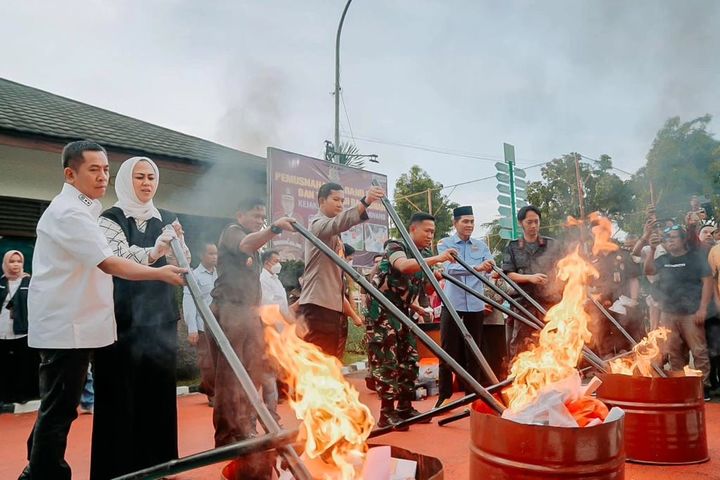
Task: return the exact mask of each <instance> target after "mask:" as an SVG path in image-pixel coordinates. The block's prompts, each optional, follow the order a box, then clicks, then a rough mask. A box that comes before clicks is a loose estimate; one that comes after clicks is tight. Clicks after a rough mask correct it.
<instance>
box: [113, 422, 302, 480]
mask: <svg viewBox="0 0 720 480" xmlns="http://www.w3.org/2000/svg"><path fill="white" fill-rule="evenodd" d="M297 433H298V431H297V430H283V431H281V432H279V433H277V434H266V435H262V436H260V437H255V438H249V439H247V440H242V441H240V442H237V443H233V444H232V445H225V446H224V447H220V448H214V449H212V450H206V451H204V452H200V453H196V454H194V455H188V456H187V457H183V458H178V459H176V460H171V461H169V462H166V463H162V464H160V465H155V466H153V467H149V468H145V469H143V470H138V471H137V472H133V473H128V474H127V475H123V476H121V477H116V478H115V479H114V480H148V479H151V480H154V479H158V478H164V477H168V476H170V475H176V474H178V473H182V472H187V471H188V470H194V469H196V468H201V467H204V466H207V465H212V464H214V463H219V462H224V461H226V460H232V459H233V458H237V457H242V456H244V455H250V454H252V453H258V452H264V451H267V450H272V449H275V448H278V447H280V446H283V445H287V444H288V443H291V442H293V441H294V440H295V438H296V437H297Z"/></svg>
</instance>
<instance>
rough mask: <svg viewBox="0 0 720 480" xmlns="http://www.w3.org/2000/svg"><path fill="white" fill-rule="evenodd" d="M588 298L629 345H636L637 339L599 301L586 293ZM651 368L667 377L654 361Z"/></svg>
mask: <svg viewBox="0 0 720 480" xmlns="http://www.w3.org/2000/svg"><path fill="white" fill-rule="evenodd" d="M588 298H589V299H590V301H591V302H592V303H593V304H594V305H595V306H596V307H597V309H598V310H600V313H602V314H603V315H604V316H605V318H607V319H608V320H610V323H612V324H613V325H614V326H615V328H617V329H618V331H619V332H620V333H621V334H622V335H623V337H625V339H626V340H627V341H628V342H630V345H631V346H633V347H635V346H636V345H637V341H636V340H635V339H634V338H633V337H632V335H630V334H629V333H628V331H627V330H625V328H624V327H623V326H622V325H620V322H618V321H617V319H616V318H615V317H613V316H612V315H611V314H610V312H608V311H607V310H606V309H605V307H603V306H602V305H601V304H600V302H598V301H597V300H596V299H595V298H594V297H593V296H592V295H588ZM653 370H655V372H656V373H657V374H658V375H660V376H661V377H664V378H665V377H667V374H666V373H665V372H664V371H663V369H661V368H660V367H658V366H657V364H655V363H653Z"/></svg>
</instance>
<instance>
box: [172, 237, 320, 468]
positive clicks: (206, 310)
mask: <svg viewBox="0 0 720 480" xmlns="http://www.w3.org/2000/svg"><path fill="white" fill-rule="evenodd" d="M170 246H171V247H172V250H173V254H174V255H175V258H176V259H177V262H178V265H179V266H180V267H182V268H186V269H187V273H185V282H186V283H187V287H188V290H190V294H191V295H192V297H193V301H194V302H195V306H196V307H197V311H198V313H199V314H200V316H201V317H202V319H203V322H204V323H205V326H206V327H207V328H208V330H210V333H211V334H212V336H213V338H214V339H215V343H216V344H217V346H218V348H219V349H220V352H222V354H223V356H224V357H225V359H226V360H227V362H228V364H229V365H230V368H231V369H232V371H233V373H234V374H235V376H236V377H237V378H238V381H239V382H240V385H241V386H242V388H243V391H244V392H245V395H246V396H247V398H248V400H249V401H250V404H251V405H252V406H253V408H254V409H255V411H256V412H257V415H258V419H259V420H260V424H261V425H262V426H263V428H264V429H265V431H266V432H268V433H271V434H278V433H279V432H280V426H279V425H278V423H277V422H276V421H275V419H274V418H273V417H272V415H270V411H269V410H268V409H267V407H266V406H265V403H264V402H263V401H262V399H261V398H260V395H258V391H257V388H255V384H254V383H253V381H252V379H251V378H250V375H248V372H247V370H245V367H244V366H243V364H242V362H241V361H240V359H239V358H238V356H237V354H236V353H235V350H234V349H233V347H232V345H231V344H230V341H229V340H228V338H227V336H225V333H224V332H223V331H222V328H221V327H220V324H219V323H218V321H217V319H216V318H215V315H213V313H212V312H211V311H210V307H209V306H208V304H207V303H205V301H204V300H203V298H202V293H201V292H200V287H199V286H198V283H197V280H195V277H194V276H193V274H192V270H191V269H190V265H188V262H187V259H186V258H185V254H184V253H183V250H182V247H181V246H180V241H179V240H178V239H177V238H174V239H173V240H172V241H171V242H170ZM280 454H281V455H283V457H284V458H285V460H286V461H287V462H288V466H289V467H290V470H291V471H292V473H293V475H295V478H297V479H299V480H312V476H311V475H310V472H309V471H308V470H307V467H305V465H304V464H303V463H302V461H301V460H300V457H299V456H298V454H297V452H296V451H295V450H294V449H293V448H292V447H289V446H284V447H282V448H281V449H280Z"/></svg>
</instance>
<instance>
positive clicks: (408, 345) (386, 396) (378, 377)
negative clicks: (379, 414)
mask: <svg viewBox="0 0 720 480" xmlns="http://www.w3.org/2000/svg"><path fill="white" fill-rule="evenodd" d="M367 320H368V322H369V327H371V328H369V329H368V331H367V341H368V361H369V363H370V374H371V375H372V378H373V380H374V381H375V391H376V392H377V394H378V396H379V397H380V399H382V400H413V399H414V396H415V394H414V391H415V380H416V379H417V376H418V352H417V344H416V342H415V336H414V335H413V334H412V332H411V331H410V329H409V328H407V327H406V326H405V325H404V324H403V323H401V322H400V321H399V320H398V319H396V318H395V317H393V316H392V315H390V314H388V313H387V312H385V311H384V310H381V311H380V313H379V315H378V316H377V318H368V319H367ZM371 330H372V331H371Z"/></svg>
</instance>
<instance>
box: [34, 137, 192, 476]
mask: <svg viewBox="0 0 720 480" xmlns="http://www.w3.org/2000/svg"><path fill="white" fill-rule="evenodd" d="M62 165H63V173H64V175H65V184H64V185H63V189H62V191H61V192H60V194H59V195H58V196H56V197H55V198H54V199H53V201H52V202H51V203H50V205H49V206H48V208H47V210H45V213H43V215H42V217H40V221H39V222H38V225H37V242H36V244H35V252H34V255H33V263H32V264H33V274H34V275H33V278H32V280H31V282H30V289H29V291H28V327H29V330H28V344H29V346H30V347H32V348H36V349H38V350H39V352H40V359H41V364H40V395H41V403H40V410H39V412H38V416H37V419H36V420H35V426H34V427H33V431H32V433H31V434H30V438H29V439H28V460H29V465H28V466H27V467H25V470H23V472H22V474H21V475H20V480H27V479H33V480H69V479H70V478H71V470H70V466H69V465H68V464H67V462H66V461H65V448H66V446H67V435H68V432H69V430H70V425H71V424H72V422H73V420H75V418H77V406H78V402H79V401H80V394H81V392H82V389H83V386H84V384H85V376H86V374H87V370H88V361H89V359H90V353H91V352H92V351H93V349H96V348H101V347H105V346H107V345H110V344H112V343H113V342H114V341H115V340H116V338H117V335H116V330H115V315H114V309H113V283H112V276H113V275H114V276H116V277H120V278H124V279H127V280H159V281H164V282H167V283H169V284H172V285H182V284H183V283H184V280H183V277H182V274H183V273H184V272H185V270H184V269H181V268H178V267H175V266H171V265H167V266H164V267H160V268H153V267H148V266H143V265H139V264H137V263H135V262H131V261H129V260H125V259H123V258H119V257H116V256H114V255H113V254H112V251H111V250H110V247H109V246H108V244H107V240H106V239H105V236H104V235H103V233H102V231H101V230H100V227H99V226H98V217H99V215H100V213H101V212H102V205H101V204H100V201H99V200H98V199H99V198H102V197H103V196H104V195H105V190H106V189H107V185H108V179H109V176H110V175H109V164H108V159H107V153H106V152H105V149H104V148H103V147H101V146H100V145H98V144H96V143H93V142H89V141H77V142H71V143H69V144H67V145H66V146H65V148H64V149H63V152H62Z"/></svg>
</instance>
